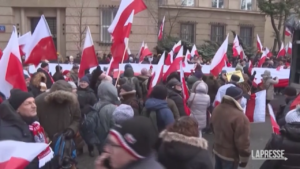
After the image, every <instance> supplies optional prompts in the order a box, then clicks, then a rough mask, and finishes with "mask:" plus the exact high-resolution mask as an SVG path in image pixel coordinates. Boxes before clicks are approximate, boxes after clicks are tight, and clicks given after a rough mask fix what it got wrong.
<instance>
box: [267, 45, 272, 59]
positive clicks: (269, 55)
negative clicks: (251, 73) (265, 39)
mask: <svg viewBox="0 0 300 169" xmlns="http://www.w3.org/2000/svg"><path fill="white" fill-rule="evenodd" d="M266 54H267V57H272V56H273V53H272V52H271V51H270V49H269V48H267V47H266Z"/></svg>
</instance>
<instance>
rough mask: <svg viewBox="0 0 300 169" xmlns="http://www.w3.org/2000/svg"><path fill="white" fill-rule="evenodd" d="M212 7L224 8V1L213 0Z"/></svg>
mask: <svg viewBox="0 0 300 169" xmlns="http://www.w3.org/2000/svg"><path fill="white" fill-rule="evenodd" d="M212 7H214V8H224V0H212Z"/></svg>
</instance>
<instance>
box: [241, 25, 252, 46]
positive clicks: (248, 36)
mask: <svg viewBox="0 0 300 169" xmlns="http://www.w3.org/2000/svg"><path fill="white" fill-rule="evenodd" d="M239 37H240V38H241V39H242V41H243V44H244V45H245V46H248V47H252V46H253V39H254V27H253V26H250V25H240V34H239Z"/></svg>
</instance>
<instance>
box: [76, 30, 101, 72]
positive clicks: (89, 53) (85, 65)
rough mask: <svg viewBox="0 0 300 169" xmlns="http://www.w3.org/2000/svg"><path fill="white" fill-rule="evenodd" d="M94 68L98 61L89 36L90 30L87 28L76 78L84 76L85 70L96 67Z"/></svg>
mask: <svg viewBox="0 0 300 169" xmlns="http://www.w3.org/2000/svg"><path fill="white" fill-rule="evenodd" d="M96 66H98V59H97V56H96V53H95V47H94V41H93V38H92V35H91V31H90V28H89V27H87V28H86V34H85V40H84V46H83V50H82V55H81V61H80V67H79V72H78V77H79V78H82V77H83V76H84V71H85V70H86V69H89V68H92V67H96Z"/></svg>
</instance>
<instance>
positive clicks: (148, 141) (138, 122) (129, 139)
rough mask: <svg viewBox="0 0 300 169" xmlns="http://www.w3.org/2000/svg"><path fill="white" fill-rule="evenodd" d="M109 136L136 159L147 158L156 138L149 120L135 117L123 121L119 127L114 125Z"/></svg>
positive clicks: (156, 134) (156, 135)
mask: <svg viewBox="0 0 300 169" xmlns="http://www.w3.org/2000/svg"><path fill="white" fill-rule="evenodd" d="M110 135H111V136H113V137H114V138H115V139H116V140H117V141H118V143H119V144H120V146H121V147H122V148H123V149H124V150H125V151H126V152H128V153H129V154H130V155H132V156H133V157H135V158H136V159H143V158H145V157H147V156H149V155H150V154H151V152H152V147H153V146H154V144H155V143H156V141H157V138H158V133H157V132H156V130H155V128H154V125H153V124H152V122H151V120H150V119H149V118H147V117H143V116H137V117H134V118H132V119H129V120H126V121H124V122H123V123H122V124H121V125H116V126H115V127H114V128H112V129H111V130H110Z"/></svg>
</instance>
